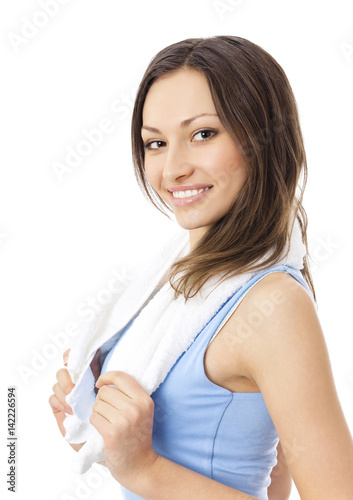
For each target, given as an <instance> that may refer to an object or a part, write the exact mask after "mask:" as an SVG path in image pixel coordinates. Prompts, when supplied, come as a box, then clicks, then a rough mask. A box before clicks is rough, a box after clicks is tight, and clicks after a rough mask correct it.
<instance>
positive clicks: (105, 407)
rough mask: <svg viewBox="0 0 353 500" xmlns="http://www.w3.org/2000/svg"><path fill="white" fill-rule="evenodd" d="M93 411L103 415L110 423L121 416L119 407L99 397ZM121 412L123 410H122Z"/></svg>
mask: <svg viewBox="0 0 353 500" xmlns="http://www.w3.org/2000/svg"><path fill="white" fill-rule="evenodd" d="M92 411H93V412H95V413H98V414H99V415H101V417H103V418H105V419H106V420H107V421H108V422H109V423H110V424H112V423H114V422H116V420H117V418H118V416H119V413H118V412H119V411H120V410H119V409H117V408H115V407H114V406H112V405H111V404H109V403H106V402H105V401H103V400H101V399H98V400H97V401H96V402H95V403H94V405H93V408H92ZM120 413H121V411H120Z"/></svg>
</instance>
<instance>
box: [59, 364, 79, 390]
mask: <svg viewBox="0 0 353 500" xmlns="http://www.w3.org/2000/svg"><path fill="white" fill-rule="evenodd" d="M56 380H57V381H58V383H59V385H60V387H61V388H62V390H63V391H64V393H65V395H67V394H69V393H70V392H71V391H72V389H73V388H74V387H75V384H73V382H72V380H71V377H70V375H69V372H68V371H67V370H66V368H61V369H60V370H59V371H58V372H57V373H56Z"/></svg>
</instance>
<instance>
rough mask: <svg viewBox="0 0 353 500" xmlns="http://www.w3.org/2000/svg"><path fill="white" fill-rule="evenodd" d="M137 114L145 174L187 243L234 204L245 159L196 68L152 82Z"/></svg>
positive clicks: (202, 232) (193, 241)
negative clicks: (140, 122)
mask: <svg viewBox="0 0 353 500" xmlns="http://www.w3.org/2000/svg"><path fill="white" fill-rule="evenodd" d="M142 118H143V127H142V130H141V136H142V140H143V142H144V144H145V172H146V177H147V179H148V181H149V183H150V184H151V186H152V187H153V188H154V190H155V191H156V192H157V193H158V194H159V196H160V197H161V198H162V199H163V200H164V201H165V202H166V203H167V205H168V206H169V207H170V208H171V209H172V210H173V212H174V215H175V217H176V220H177V222H178V224H179V225H180V226H181V227H183V228H184V229H188V230H189V233H190V245H191V247H192V246H194V244H195V243H196V242H197V241H198V239H199V238H200V237H201V236H202V235H203V234H204V233H205V232H206V231H207V229H208V228H209V227H210V225H212V224H213V223H215V222H216V221H217V220H219V219H220V218H221V217H223V216H224V215H225V214H226V213H227V212H228V211H229V209H230V207H231V206H232V204H233V203H234V201H235V199H236V197H237V195H238V193H239V191H240V189H241V188H242V186H243V185H244V182H245V180H246V178H247V169H246V164H245V160H244V159H243V157H242V155H241V154H240V152H239V150H238V148H237V146H236V145H235V143H234V141H233V139H232V137H231V136H230V135H229V133H228V132H227V131H226V130H225V128H224V126H223V125H222V123H221V121H220V119H219V117H218V116H217V112H216V109H215V106H214V103H213V100H212V96H211V92H210V90H209V87H208V83H207V80H206V78H205V76H204V75H203V73H201V72H199V71H196V70H193V69H180V70H177V71H176V72H174V73H171V74H170V75H167V76H165V77H163V78H160V79H158V80H157V81H156V82H154V83H153V84H152V86H151V88H150V89H149V91H148V93H147V96H146V100H145V104H144V108H143V117H142ZM200 190H202V191H200Z"/></svg>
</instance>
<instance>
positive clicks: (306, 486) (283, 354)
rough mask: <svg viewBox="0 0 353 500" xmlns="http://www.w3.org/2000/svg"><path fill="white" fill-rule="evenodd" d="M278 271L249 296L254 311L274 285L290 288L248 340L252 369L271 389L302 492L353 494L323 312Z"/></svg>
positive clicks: (326, 499)
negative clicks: (325, 338) (326, 342)
mask: <svg viewBox="0 0 353 500" xmlns="http://www.w3.org/2000/svg"><path fill="white" fill-rule="evenodd" d="M276 275H277V276H275V277H274V275H272V278H271V279H268V280H267V278H269V277H266V278H265V279H264V280H262V284H261V286H259V287H258V289H257V291H255V293H254V294H253V296H252V299H251V300H250V301H248V306H247V307H248V309H247V311H248V312H249V311H250V310H252V309H253V308H254V307H255V304H256V303H258V301H259V302H261V301H263V300H266V298H267V297H268V296H269V295H268V294H269V293H271V290H273V289H274V287H276V288H277V289H278V287H279V288H280V289H281V290H282V291H283V297H284V300H283V301H282V302H281V303H280V304H279V305H277V306H276V310H275V311H274V313H275V314H274V315H271V316H270V317H268V318H265V319H264V321H263V322H262V323H261V325H260V327H259V329H258V330H257V329H256V328H255V329H254V333H253V335H252V336H250V337H249V339H248V340H247V345H246V356H245V357H246V359H247V360H248V364H247V369H248V373H247V376H248V378H250V379H251V380H253V381H254V383H256V384H257V386H258V387H259V388H260V391H261V393H262V394H263V397H264V400H265V402H266V406H267V408H268V411H269V413H270V415H271V417H272V420H273V423H274V425H275V427H276V429H277V432H278V435H279V438H280V442H281V444H282V447H283V451H284V455H285V457H286V461H287V464H288V467H289V470H290V474H291V476H292V477H293V480H294V482H295V484H296V487H297V489H298V492H299V495H300V498H301V499H302V500H332V499H333V498H339V499H340V500H350V499H351V498H352V492H353V441H352V436H351V434H350V431H349V428H348V425H347V422H346V421H345V418H344V415H343V412H342V408H341V405H340V403H339V400H338V396H337V392H336V388H335V384H334V379H333V375H332V371H331V365H330V361H329V356H328V353H327V348H326V344H325V340H324V335H323V332H322V329H321V325H320V322H319V319H318V317H317V312H316V310H315V307H314V305H313V302H312V300H311V298H310V296H309V294H308V293H307V292H306V291H305V289H304V288H303V287H302V286H301V285H300V284H299V283H298V282H296V281H294V280H293V278H291V277H290V276H288V275H284V273H276ZM288 280H290V281H288ZM255 290H256V287H255ZM254 300H255V302H254Z"/></svg>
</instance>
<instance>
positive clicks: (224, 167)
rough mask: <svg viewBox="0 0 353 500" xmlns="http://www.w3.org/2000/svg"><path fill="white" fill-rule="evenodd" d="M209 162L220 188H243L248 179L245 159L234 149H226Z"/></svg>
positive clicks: (208, 160)
mask: <svg viewBox="0 0 353 500" xmlns="http://www.w3.org/2000/svg"><path fill="white" fill-rule="evenodd" d="M207 162H208V164H209V166H210V168H211V169H212V173H213V176H214V178H215V179H216V180H217V183H218V185H219V186H220V187H229V186H235V187H239V188H240V187H241V186H242V185H243V184H244V182H245V180H246V178H247V175H248V174H247V168H246V163H245V161H244V159H243V157H242V156H241V155H240V154H239V153H238V151H237V150H234V148H231V149H226V148H225V149H224V150H223V151H222V152H218V154H215V155H210V156H209V157H208V159H207Z"/></svg>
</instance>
